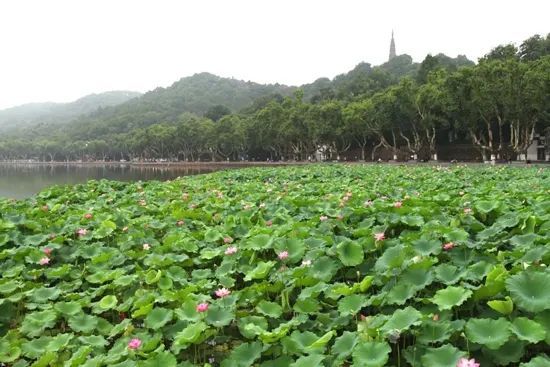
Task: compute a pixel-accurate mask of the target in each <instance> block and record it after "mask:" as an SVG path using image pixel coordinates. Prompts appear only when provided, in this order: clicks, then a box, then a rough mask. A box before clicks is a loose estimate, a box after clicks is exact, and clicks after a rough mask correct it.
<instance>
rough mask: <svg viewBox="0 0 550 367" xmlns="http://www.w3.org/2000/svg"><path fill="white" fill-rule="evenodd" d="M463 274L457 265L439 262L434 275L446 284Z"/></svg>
mask: <svg viewBox="0 0 550 367" xmlns="http://www.w3.org/2000/svg"><path fill="white" fill-rule="evenodd" d="M463 275H464V272H463V271H460V270H459V268H458V267H457V266H454V265H452V264H441V265H439V266H437V267H436V268H435V277H436V278H437V279H438V280H439V281H441V282H442V283H444V284H446V285H451V284H455V283H456V282H458V281H459V280H460V278H461V277H462V276H463Z"/></svg>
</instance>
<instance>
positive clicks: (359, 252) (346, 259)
mask: <svg viewBox="0 0 550 367" xmlns="http://www.w3.org/2000/svg"><path fill="white" fill-rule="evenodd" d="M336 252H337V253H338V258H339V259H340V261H341V262H342V264H344V265H345V266H356V265H359V264H361V263H362V262H363V258H364V251H363V246H361V245H360V244H358V243H357V242H354V241H351V240H346V241H343V242H340V243H339V244H338V246H336Z"/></svg>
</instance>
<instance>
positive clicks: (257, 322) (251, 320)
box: [237, 316, 268, 339]
mask: <svg viewBox="0 0 550 367" xmlns="http://www.w3.org/2000/svg"><path fill="white" fill-rule="evenodd" d="M237 321H238V324H237V325H238V327H239V332H240V333H241V334H242V336H244V337H245V338H247V339H254V338H255V337H256V335H258V333H262V332H265V331H266V330H267V329H268V323H267V319H266V318H265V317H262V316H245V317H240V318H239V319H238V320H237ZM249 324H250V325H253V326H255V327H254V329H248V328H247V325H249Z"/></svg>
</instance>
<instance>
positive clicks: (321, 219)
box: [319, 215, 328, 222]
mask: <svg viewBox="0 0 550 367" xmlns="http://www.w3.org/2000/svg"><path fill="white" fill-rule="evenodd" d="M327 219H328V217H327V216H326V215H321V216H320V217H319V220H320V221H321V222H324V221H325V220H327Z"/></svg>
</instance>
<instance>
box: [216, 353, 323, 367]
mask: <svg viewBox="0 0 550 367" xmlns="http://www.w3.org/2000/svg"><path fill="white" fill-rule="evenodd" d="M324 359H325V356H322V355H318V354H314V355H311V356H307V357H300V358H298V359H297V360H296V361H295V362H294V363H292V364H290V365H289V366H288V367H311V366H322V362H323V360H324ZM222 367H225V366H222ZM227 367H229V366H227Z"/></svg>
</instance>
